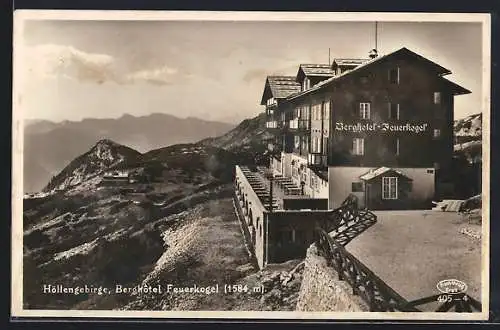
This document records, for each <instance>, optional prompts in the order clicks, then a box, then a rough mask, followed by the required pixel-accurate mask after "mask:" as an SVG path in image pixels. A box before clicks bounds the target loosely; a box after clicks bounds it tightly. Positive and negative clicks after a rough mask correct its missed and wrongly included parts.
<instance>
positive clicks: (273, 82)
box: [260, 76, 300, 105]
mask: <svg viewBox="0 0 500 330" xmlns="http://www.w3.org/2000/svg"><path fill="white" fill-rule="evenodd" d="M297 92H300V84H298V83H297V82H296V81H295V77H294V76H268V77H267V79H266V84H265V86H264V93H263V94H262V100H261V102H260V104H261V105H264V104H266V100H267V99H268V98H269V97H274V98H275V99H283V98H286V97H288V96H290V95H291V94H294V93H297ZM266 95H269V97H266Z"/></svg>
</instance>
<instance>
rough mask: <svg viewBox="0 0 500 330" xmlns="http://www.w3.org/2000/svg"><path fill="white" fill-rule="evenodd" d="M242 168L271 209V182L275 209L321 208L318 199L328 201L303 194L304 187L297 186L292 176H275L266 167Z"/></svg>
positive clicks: (266, 206) (262, 200) (254, 189)
mask: <svg viewBox="0 0 500 330" xmlns="http://www.w3.org/2000/svg"><path fill="white" fill-rule="evenodd" d="M240 169H241V171H242V173H243V174H244V176H245V178H246V180H247V181H248V183H249V185H250V187H251V188H252V190H253V191H254V192H255V194H256V195H257V196H258V198H259V200H260V202H261V203H262V204H263V206H264V207H265V208H266V209H267V210H269V206H270V205H269V200H270V194H271V182H272V186H273V187H272V195H273V205H272V209H273V210H285V209H321V208H322V207H318V201H321V202H325V203H326V200H319V199H313V198H310V197H309V196H306V195H303V194H302V189H301V188H299V187H297V185H296V184H295V183H293V182H292V180H291V178H287V177H283V176H273V174H272V173H271V172H270V171H269V169H267V168H266V167H256V168H254V169H250V168H249V167H246V166H241V167H240ZM299 205H300V207H299Z"/></svg>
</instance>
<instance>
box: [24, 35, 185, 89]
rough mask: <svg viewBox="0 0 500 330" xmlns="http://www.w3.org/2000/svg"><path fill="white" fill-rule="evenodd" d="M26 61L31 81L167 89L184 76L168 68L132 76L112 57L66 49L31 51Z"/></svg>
mask: <svg viewBox="0 0 500 330" xmlns="http://www.w3.org/2000/svg"><path fill="white" fill-rule="evenodd" d="M24 60H25V62H24V63H25V65H24V67H25V68H26V70H27V72H26V73H27V77H29V78H30V79H32V78H38V79H42V80H46V79H58V78H64V79H72V80H76V81H80V82H91V83H97V84H102V83H104V82H114V83H117V84H133V83H138V82H145V83H149V84H154V85H166V84H170V83H172V82H173V81H174V80H175V79H176V77H178V76H180V74H179V72H178V70H177V69H175V68H172V67H169V66H167V65H163V66H161V67H158V68H153V69H149V68H148V69H142V70H137V71H132V72H129V71H128V70H127V69H126V67H124V66H123V63H119V61H117V59H116V58H114V57H113V56H111V55H108V54H99V53H89V52H85V51H82V50H79V49H77V48H75V47H72V46H64V45H54V44H45V45H37V46H31V47H28V48H27V49H26V53H25V59H24Z"/></svg>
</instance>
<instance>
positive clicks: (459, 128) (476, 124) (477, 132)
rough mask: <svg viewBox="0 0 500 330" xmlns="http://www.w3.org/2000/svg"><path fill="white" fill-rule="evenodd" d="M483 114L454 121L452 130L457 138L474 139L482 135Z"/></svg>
mask: <svg viewBox="0 0 500 330" xmlns="http://www.w3.org/2000/svg"><path fill="white" fill-rule="evenodd" d="M482 124H483V114H482V113H477V114H474V115H470V116H468V117H466V118H463V119H458V120H455V123H454V127H453V130H454V132H455V136H457V137H465V136H468V137H476V138H480V137H481V134H482Z"/></svg>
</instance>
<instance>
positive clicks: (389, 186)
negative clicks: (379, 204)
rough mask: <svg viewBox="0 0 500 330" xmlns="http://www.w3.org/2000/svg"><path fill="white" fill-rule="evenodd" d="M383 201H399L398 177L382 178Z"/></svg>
mask: <svg viewBox="0 0 500 330" xmlns="http://www.w3.org/2000/svg"><path fill="white" fill-rule="evenodd" d="M382 199H398V178H397V177H388V176H384V177H382Z"/></svg>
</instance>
